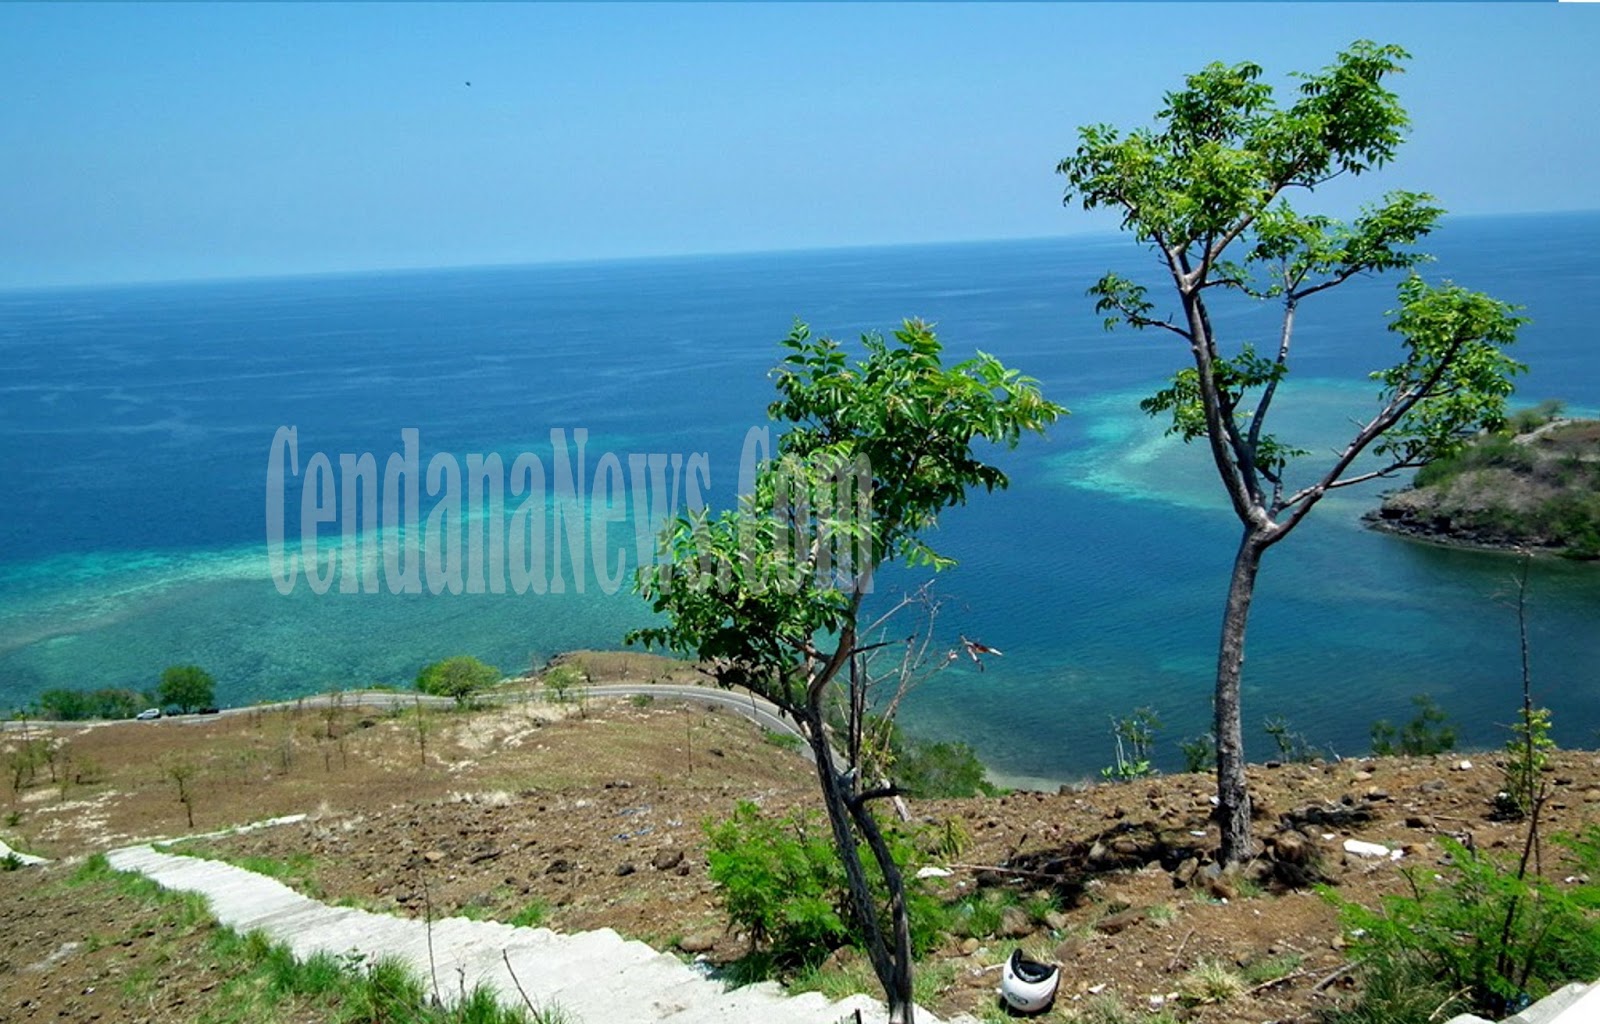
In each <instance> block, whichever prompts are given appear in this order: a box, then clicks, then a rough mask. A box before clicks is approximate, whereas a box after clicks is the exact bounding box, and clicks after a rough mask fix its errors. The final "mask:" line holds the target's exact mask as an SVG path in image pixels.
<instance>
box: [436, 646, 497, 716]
mask: <svg viewBox="0 0 1600 1024" xmlns="http://www.w3.org/2000/svg"><path fill="white" fill-rule="evenodd" d="M499 681H500V670H499V669H497V668H495V667H494V666H493V665H485V664H484V663H483V662H481V661H479V660H478V659H477V658H474V657H472V656H471V655H469V654H458V655H456V656H455V657H453V658H446V659H444V660H443V661H436V662H434V663H433V664H431V665H428V666H425V667H424V668H423V669H422V671H421V672H418V673H417V689H418V690H420V691H422V692H423V693H427V694H431V695H433V696H435V697H453V698H455V701H456V703H458V704H466V703H468V702H470V701H471V700H472V698H473V697H474V696H476V695H477V694H479V693H481V692H482V691H484V690H487V689H489V688H490V687H492V686H494V685H495V684H496V683H498V682H499Z"/></svg>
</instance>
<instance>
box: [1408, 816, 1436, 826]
mask: <svg viewBox="0 0 1600 1024" xmlns="http://www.w3.org/2000/svg"><path fill="white" fill-rule="evenodd" d="M1433 827H1434V822H1433V818H1431V817H1429V816H1428V815H1426V814H1411V815H1407V816H1406V828H1429V829H1431V828H1433Z"/></svg>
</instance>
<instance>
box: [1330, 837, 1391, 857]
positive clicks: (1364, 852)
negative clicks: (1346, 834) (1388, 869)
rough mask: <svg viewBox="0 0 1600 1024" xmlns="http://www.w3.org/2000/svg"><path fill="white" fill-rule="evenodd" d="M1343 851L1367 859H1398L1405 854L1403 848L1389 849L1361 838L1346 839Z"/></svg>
mask: <svg viewBox="0 0 1600 1024" xmlns="http://www.w3.org/2000/svg"><path fill="white" fill-rule="evenodd" d="M1344 852H1345V853H1348V854H1350V855H1351V856H1353V857H1364V858H1366V859H1368V860H1385V859H1387V860H1399V859H1400V858H1401V857H1403V856H1405V852H1404V851H1403V850H1391V849H1389V848H1388V847H1387V846H1384V845H1383V844H1382V843H1369V842H1366V841H1365V840H1361V839H1346V840H1345V841H1344Z"/></svg>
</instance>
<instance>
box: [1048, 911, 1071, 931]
mask: <svg viewBox="0 0 1600 1024" xmlns="http://www.w3.org/2000/svg"><path fill="white" fill-rule="evenodd" d="M1071 923H1072V922H1071V921H1069V920H1068V919H1067V915H1065V914H1063V913H1062V912H1061V911H1059V910H1052V911H1049V912H1048V913H1046V914H1045V915H1044V926H1045V927H1046V928H1048V929H1050V930H1051V931H1053V932H1064V931H1066V930H1067V926H1068V925H1069V924H1071Z"/></svg>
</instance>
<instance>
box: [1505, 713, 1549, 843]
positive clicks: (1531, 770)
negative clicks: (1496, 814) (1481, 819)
mask: <svg viewBox="0 0 1600 1024" xmlns="http://www.w3.org/2000/svg"><path fill="white" fill-rule="evenodd" d="M1554 749H1556V742H1555V740H1553V739H1551V738H1550V711H1549V709H1548V708H1533V709H1531V710H1530V711H1528V712H1527V713H1526V714H1524V715H1523V716H1522V718H1520V719H1519V720H1518V721H1517V722H1516V724H1514V725H1512V727H1511V739H1510V741H1509V742H1507V743H1506V760H1505V766H1504V768H1503V769H1502V771H1503V773H1504V778H1505V782H1504V787H1503V788H1502V790H1501V792H1500V793H1499V794H1498V796H1497V797H1496V807H1497V809H1498V810H1499V811H1500V813H1501V814H1502V815H1503V816H1504V817H1508V818H1521V817H1523V816H1525V815H1527V814H1530V813H1532V811H1533V807H1534V804H1535V803H1536V802H1537V801H1538V799H1539V789H1540V786H1541V779H1540V773H1542V772H1543V771H1544V768H1545V765H1546V764H1548V763H1549V761H1550V752H1551V751H1552V750H1554Z"/></svg>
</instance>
